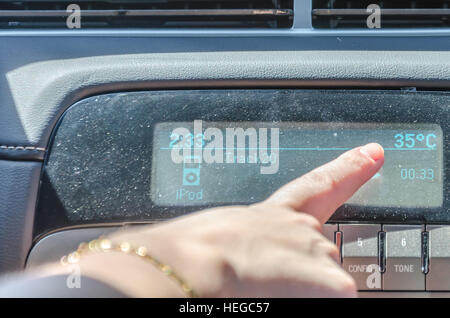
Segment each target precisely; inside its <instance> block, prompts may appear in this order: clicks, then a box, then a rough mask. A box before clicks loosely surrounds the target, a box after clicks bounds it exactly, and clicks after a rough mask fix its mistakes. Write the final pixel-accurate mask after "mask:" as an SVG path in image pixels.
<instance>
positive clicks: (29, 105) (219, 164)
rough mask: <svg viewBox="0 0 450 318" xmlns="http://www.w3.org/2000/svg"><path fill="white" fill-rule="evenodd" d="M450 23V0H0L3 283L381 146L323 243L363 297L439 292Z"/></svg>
mask: <svg viewBox="0 0 450 318" xmlns="http://www.w3.org/2000/svg"><path fill="white" fill-rule="evenodd" d="M449 21H450V0H383V1H379V0H259V1H256V0H250V1H235V0H218V1H212V0H211V1H206V0H188V1H177V0H94V1H90V0H89V1H88V0H73V1H72V0H70V1H65V0H63V1H60V0H1V1H0V274H5V273H9V272H13V271H19V270H23V269H25V268H27V269H28V268H35V267H36V266H39V265H42V264H45V263H46V262H49V261H58V260H59V259H60V258H61V256H62V255H65V254H67V253H69V252H71V251H73V250H76V249H77V246H78V243H80V242H83V241H89V240H91V239H94V238H96V237H99V236H101V235H107V234H108V233H111V232H112V231H115V230H117V229H120V228H123V227H135V226H141V225H143V224H153V223H158V222H161V221H165V220H169V219H172V218H175V217H179V216H183V215H187V214H188V213H191V212H194V211H198V210H202V209H206V208H210V207H217V206H224V205H225V206H226V205H248V204H252V203H256V202H259V201H261V200H264V199H265V198H267V197H268V196H269V195H270V194H271V193H273V192H274V191H275V190H276V189H278V188H279V187H280V186H282V185H284V184H286V183H287V182H289V181H291V180H293V179H294V178H296V177H299V176H301V175H302V174H304V173H306V172H308V171H310V170H312V169H314V168H316V167H318V166H320V165H322V164H324V163H326V162H328V161H330V160H332V159H333V158H335V157H336V156H338V155H339V154H341V153H343V152H344V151H346V150H348V149H351V148H353V147H357V146H360V145H363V144H366V143H369V142H377V143H379V144H381V145H382V146H383V147H384V151H385V163H384V166H383V167H382V169H381V170H380V171H379V172H378V173H377V174H376V175H375V176H374V177H373V178H372V179H371V180H370V181H369V182H368V183H367V184H366V185H364V186H363V187H362V188H361V189H360V190H359V191H358V192H357V193H356V194H355V195H354V196H353V197H352V198H351V199H350V200H349V201H348V202H346V203H345V204H344V205H343V206H341V207H340V208H339V209H338V210H337V211H336V212H335V213H334V215H333V216H332V217H331V218H330V219H329V220H328V222H327V224H325V226H324V228H323V231H324V234H325V236H326V237H327V238H328V239H329V240H330V241H332V242H333V243H335V244H336V246H337V247H338V249H339V259H340V263H341V265H342V267H343V268H344V270H345V271H347V272H348V273H349V274H350V275H351V276H352V277H353V278H354V280H355V282H356V284H357V287H358V291H359V296H360V297H423V298H430V297H433V298H434V297H450V182H449V178H448V175H449V173H450V143H449V140H450V22H449ZM236 127H240V128H238V129H237V128H236ZM180 129H181V130H182V131H185V132H186V131H187V134H184V135H183V133H178V132H177V131H180ZM233 129H234V131H233V133H231V134H229V132H230V131H232V130H233ZM211 131H214V132H215V136H216V137H215V138H216V139H215V143H214V145H215V146H216V152H215V153H214V156H215V157H214V160H210V159H211V156H210V157H208V158H209V159H208V158H207V157H206V156H207V155H208V153H206V151H207V150H208V149H210V148H208V147H209V146H208V144H209V142H210V141H211V139H208V138H207V137H205V136H207V135H208V133H210V132H211ZM187 135H188V136H189V138H186V136H187ZM183 136H184V138H183ZM217 136H220V140H218V139H217V138H218V137H217ZM253 137H254V138H253ZM263 139H265V140H263ZM208 140H209V141H208ZM235 141H236V145H235V144H234V142H235ZM230 144H231V145H232V151H231V153H229V152H227V149H228V147H229V145H230ZM217 145H218V148H217ZM235 146H236V147H235ZM183 147H184V148H186V147H189V152H186V153H185V152H183V153H182V157H181V158H180V160H178V162H175V161H174V160H173V154H174V153H175V152H177V153H178V150H180V149H181V148H183ZM191 148H192V150H193V151H192V152H191V151H190V150H191ZM217 149H219V150H220V151H219V152H217ZM228 150H229V149H228ZM234 150H236V151H234ZM209 154H211V153H209ZM171 156H172V157H171ZM199 158H200V160H197V159H199ZM171 159H172V160H171ZM187 159H189V160H187ZM372 265H376V266H372ZM375 267H376V268H375ZM375 272H378V273H379V274H380V275H379V276H377V277H374V276H373V275H374V273H375Z"/></svg>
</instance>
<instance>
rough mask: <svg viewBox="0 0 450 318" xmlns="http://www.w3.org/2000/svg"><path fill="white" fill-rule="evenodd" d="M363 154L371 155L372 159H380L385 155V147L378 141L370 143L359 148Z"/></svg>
mask: <svg viewBox="0 0 450 318" xmlns="http://www.w3.org/2000/svg"><path fill="white" fill-rule="evenodd" d="M359 151H360V152H361V153H362V154H363V155H365V156H367V157H369V158H370V159H372V160H374V161H378V160H380V159H381V158H383V157H384V149H383V147H381V145H379V144H377V143H370V144H367V145H365V146H363V147H362V148H361V149H360V150H359Z"/></svg>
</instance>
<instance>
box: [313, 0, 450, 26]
mask: <svg viewBox="0 0 450 318" xmlns="http://www.w3.org/2000/svg"><path fill="white" fill-rule="evenodd" d="M312 4H313V5H312V8H313V10H312V21H313V27H314V28H326V29H337V28H368V26H367V17H368V16H369V14H370V13H368V12H367V7H368V6H369V5H370V4H377V5H378V6H379V7H380V22H381V28H427V27H433V28H437V27H439V28H448V27H450V21H449V18H450V9H449V8H450V0H383V1H379V2H377V1H373V0H312Z"/></svg>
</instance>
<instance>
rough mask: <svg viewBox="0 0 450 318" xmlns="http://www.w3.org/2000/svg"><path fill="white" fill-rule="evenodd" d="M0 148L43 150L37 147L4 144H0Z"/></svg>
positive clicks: (43, 149)
mask: <svg viewBox="0 0 450 318" xmlns="http://www.w3.org/2000/svg"><path fill="white" fill-rule="evenodd" d="M0 150H18V151H22V150H29V151H45V148H39V147H31V146H28V147H25V146H4V145H0Z"/></svg>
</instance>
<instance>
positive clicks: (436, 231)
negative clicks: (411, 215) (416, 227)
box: [426, 225, 450, 291]
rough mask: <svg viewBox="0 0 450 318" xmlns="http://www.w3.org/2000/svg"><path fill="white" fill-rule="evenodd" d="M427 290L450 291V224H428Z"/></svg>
mask: <svg viewBox="0 0 450 318" xmlns="http://www.w3.org/2000/svg"><path fill="white" fill-rule="evenodd" d="M427 231H429V233H430V235H429V236H430V237H429V239H430V241H429V244H430V250H429V255H430V260H429V270H428V274H427V275H426V277H427V290H433V291H434V290H439V291H443V290H445V291H450V226H440V225H429V226H427Z"/></svg>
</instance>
